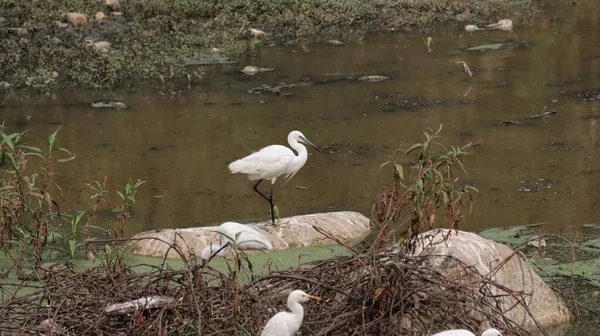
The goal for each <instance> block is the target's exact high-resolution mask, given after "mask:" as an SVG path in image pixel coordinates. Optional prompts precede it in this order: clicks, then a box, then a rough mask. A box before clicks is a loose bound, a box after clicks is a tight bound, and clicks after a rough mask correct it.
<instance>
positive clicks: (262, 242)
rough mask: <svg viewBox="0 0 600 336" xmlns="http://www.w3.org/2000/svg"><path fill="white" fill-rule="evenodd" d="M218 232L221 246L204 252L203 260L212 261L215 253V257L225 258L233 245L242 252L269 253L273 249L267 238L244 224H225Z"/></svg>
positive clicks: (208, 248) (209, 247) (211, 247)
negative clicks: (258, 251) (211, 258)
mask: <svg viewBox="0 0 600 336" xmlns="http://www.w3.org/2000/svg"><path fill="white" fill-rule="evenodd" d="M217 231H218V232H219V241H220V243H221V245H216V244H212V245H210V246H208V247H206V248H205V249H204V250H202V259H203V260H208V259H210V257H211V255H213V254H215V253H216V254H215V256H218V257H224V256H225V255H226V254H227V252H228V251H229V250H230V249H231V245H234V246H237V248H238V249H240V250H260V251H265V252H267V251H270V250H272V249H273V245H272V244H271V242H270V241H269V240H268V239H267V238H266V237H265V236H263V235H262V234H261V233H260V232H258V231H257V230H255V229H253V228H251V227H249V226H247V225H244V224H240V223H236V222H225V223H223V224H221V225H219V229H218V230H217ZM224 245H226V246H224ZM217 252H218V253H217Z"/></svg>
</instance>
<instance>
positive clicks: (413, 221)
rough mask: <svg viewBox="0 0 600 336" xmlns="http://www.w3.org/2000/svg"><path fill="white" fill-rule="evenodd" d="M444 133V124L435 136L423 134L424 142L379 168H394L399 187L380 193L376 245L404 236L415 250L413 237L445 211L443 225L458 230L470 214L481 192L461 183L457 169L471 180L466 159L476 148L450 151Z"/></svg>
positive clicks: (398, 152)
mask: <svg viewBox="0 0 600 336" xmlns="http://www.w3.org/2000/svg"><path fill="white" fill-rule="evenodd" d="M441 131H442V126H441V125H440V127H439V129H438V130H437V131H436V132H435V133H434V132H427V131H426V132H423V134H424V138H425V139H424V141H423V142H422V143H416V144H414V145H412V146H410V147H409V148H407V149H403V148H400V149H398V150H396V152H395V153H394V154H393V156H392V157H391V159H390V160H389V161H386V162H384V163H383V164H382V165H381V167H380V169H381V168H383V167H385V166H387V165H389V164H391V165H392V166H393V175H394V186H393V188H392V190H391V191H389V192H386V191H385V190H384V191H383V192H382V193H381V194H380V197H379V199H378V201H377V202H376V203H375V204H374V206H373V209H372V215H373V218H374V219H375V222H376V224H377V225H378V227H379V230H378V237H377V239H376V244H375V245H377V246H381V245H382V244H383V243H384V242H386V241H388V240H389V239H390V237H389V236H390V235H391V234H392V233H397V232H398V231H399V236H400V238H401V240H402V242H403V243H404V244H405V246H407V247H409V248H411V247H412V246H411V242H412V241H413V238H414V237H416V236H417V235H418V234H420V233H422V232H423V230H424V229H425V228H429V229H431V228H433V224H434V223H435V221H436V213H438V212H439V211H440V210H441V211H444V221H445V222H446V223H447V224H448V225H449V226H450V227H451V228H453V229H456V228H458V224H459V222H460V220H461V219H463V218H464V217H465V216H466V215H468V214H469V213H470V212H471V208H472V203H473V192H478V191H477V188H475V187H474V186H472V185H469V184H461V183H459V178H458V177H457V176H456V168H457V167H458V168H459V170H460V172H462V173H463V174H464V175H465V176H466V177H467V178H468V177H469V176H468V174H467V171H466V169H465V167H464V165H463V159H464V156H465V155H467V154H469V153H468V152H467V151H466V150H467V149H468V148H469V147H471V146H472V143H469V144H467V145H464V146H462V147H455V146H450V147H449V148H447V147H446V146H444V145H443V144H442V143H440V142H439V138H440V135H439V134H440V132H441ZM413 155H414V156H415V160H414V162H412V163H411V164H410V165H407V166H409V168H408V174H407V175H406V176H405V173H404V166H403V164H402V162H404V161H403V160H405V158H406V157H407V156H408V157H411V156H413ZM405 165H406V164H405ZM399 221H401V223H400V224H399V225H396V226H395V228H394V229H395V230H392V226H393V225H392V224H394V223H398V222H399ZM406 224H407V225H406Z"/></svg>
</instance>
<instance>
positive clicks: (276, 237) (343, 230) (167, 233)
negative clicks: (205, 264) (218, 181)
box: [129, 211, 371, 258]
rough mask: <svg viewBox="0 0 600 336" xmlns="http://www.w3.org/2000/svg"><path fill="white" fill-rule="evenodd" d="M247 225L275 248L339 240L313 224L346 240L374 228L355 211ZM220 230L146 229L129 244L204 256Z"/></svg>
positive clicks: (141, 249)
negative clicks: (273, 223)
mask: <svg viewBox="0 0 600 336" xmlns="http://www.w3.org/2000/svg"><path fill="white" fill-rule="evenodd" d="M247 225H248V226H250V227H252V228H254V229H256V230H258V232H260V233H261V234H262V235H264V236H265V237H266V238H267V239H269V240H270V241H271V243H272V244H273V249H274V250H285V249H291V248H299V247H306V246H315V245H333V244H335V242H333V241H332V240H330V239H328V238H326V237H325V236H323V234H321V233H319V232H318V231H317V230H315V228H313V226H316V227H318V228H320V229H322V230H324V231H327V232H329V233H331V234H333V235H334V236H336V237H338V238H339V239H340V240H342V241H344V242H356V241H361V240H362V239H364V238H365V237H366V236H367V235H368V234H369V232H370V231H371V227H370V220H369V218H367V217H365V216H364V215H362V214H360V213H357V212H351V211H342V212H330V213H319V214H312V215H303V216H294V217H287V218H283V219H282V220H281V225H279V226H275V225H271V221H268V222H262V223H250V224H247ZM217 230H218V226H208V227H195V228H186V229H164V230H155V231H148V232H142V233H138V234H137V235H135V236H134V237H133V239H136V240H134V241H131V242H130V243H129V248H130V251H131V253H133V254H137V255H144V256H150V257H165V255H166V257H167V258H180V256H179V254H177V252H176V251H175V250H174V249H172V248H170V245H168V244H167V243H165V242H168V243H172V244H174V245H177V246H178V247H179V248H180V249H181V251H183V253H184V254H185V257H186V258H187V257H189V256H190V255H191V252H192V251H194V253H196V254H198V257H200V256H199V253H200V252H201V251H202V250H203V249H204V248H205V247H207V246H209V245H211V244H217V243H218V235H217ZM142 238H148V239H142ZM153 238H159V239H161V240H163V241H165V242H163V241H160V240H157V239H153Z"/></svg>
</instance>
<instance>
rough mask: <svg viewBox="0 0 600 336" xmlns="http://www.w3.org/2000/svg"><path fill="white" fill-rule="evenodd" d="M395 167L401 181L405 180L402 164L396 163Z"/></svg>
mask: <svg viewBox="0 0 600 336" xmlns="http://www.w3.org/2000/svg"><path fill="white" fill-rule="evenodd" d="M394 167H396V171H397V172H398V176H400V179H401V180H404V170H403V168H402V165H401V164H398V163H394Z"/></svg>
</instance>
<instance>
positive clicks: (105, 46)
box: [94, 41, 110, 51]
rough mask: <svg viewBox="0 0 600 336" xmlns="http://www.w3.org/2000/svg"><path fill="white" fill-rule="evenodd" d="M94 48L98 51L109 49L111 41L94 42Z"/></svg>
mask: <svg viewBox="0 0 600 336" xmlns="http://www.w3.org/2000/svg"><path fill="white" fill-rule="evenodd" d="M94 48H95V49H96V50H98V51H108V48H110V42H108V41H99V42H96V43H94Z"/></svg>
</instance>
